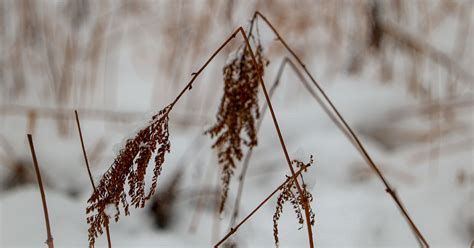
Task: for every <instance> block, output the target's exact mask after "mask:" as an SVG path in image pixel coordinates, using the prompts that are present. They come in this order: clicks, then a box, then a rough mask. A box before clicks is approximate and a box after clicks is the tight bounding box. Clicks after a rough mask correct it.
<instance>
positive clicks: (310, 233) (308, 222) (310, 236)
mask: <svg viewBox="0 0 474 248" xmlns="http://www.w3.org/2000/svg"><path fill="white" fill-rule="evenodd" d="M239 29H240V33H241V34H242V36H243V37H244V40H245V43H246V46H247V49H249V51H250V55H251V57H252V63H253V65H254V66H255V68H258V64H257V60H256V59H255V54H254V53H253V51H252V47H251V46H250V41H249V39H248V37H247V35H246V34H245V31H244V29H243V28H242V27H240V28H239ZM257 75H258V78H259V81H260V85H261V86H262V89H263V94H264V95H265V100H266V101H267V104H268V109H269V110H270V113H271V115H272V120H273V124H274V126H275V129H276V132H277V134H278V139H279V140H280V145H281V148H282V150H283V153H284V155H285V158H286V162H287V163H288V167H289V168H290V171H291V174H292V175H293V176H294V175H296V174H295V170H294V169H293V165H292V164H291V159H290V155H288V150H287V149H286V145H285V141H284V139H283V135H282V134H281V130H280V126H279V125H278V121H277V118H276V115H275V111H273V106H272V102H271V100H270V96H269V95H268V91H267V89H266V87H265V83H264V81H263V78H262V74H261V73H260V71H259V70H257ZM295 185H296V189H297V190H298V192H299V194H300V196H301V198H302V199H301V200H302V201H303V206H304V213H305V218H306V227H307V231H308V241H309V247H310V248H313V247H314V242H313V231H312V227H311V216H310V212H309V201H308V198H307V197H306V194H305V193H304V192H303V189H302V188H301V186H300V183H299V182H298V179H296V180H295Z"/></svg>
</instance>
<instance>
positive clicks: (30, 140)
mask: <svg viewBox="0 0 474 248" xmlns="http://www.w3.org/2000/svg"><path fill="white" fill-rule="evenodd" d="M27 137H28V143H29V145H30V151H31V157H32V159H33V164H34V166H35V172H36V179H37V180H38V187H39V189H40V193H41V201H42V203H43V212H44V220H45V223H46V235H47V239H46V242H45V243H46V244H47V245H48V248H54V242H53V235H52V234H51V225H50V224H49V215H48V205H47V203H46V195H45V193H44V188H43V181H42V180H41V173H40V169H39V165H38V160H37V158H36V153H35V147H34V145H33V137H32V136H31V134H28V135H27Z"/></svg>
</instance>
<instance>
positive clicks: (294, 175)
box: [214, 164, 310, 248]
mask: <svg viewBox="0 0 474 248" xmlns="http://www.w3.org/2000/svg"><path fill="white" fill-rule="evenodd" d="M309 166H310V164H308V165H304V166H303V167H301V168H300V169H299V170H298V171H297V172H296V173H295V174H293V175H292V176H291V177H288V178H287V179H286V180H285V181H284V182H283V183H282V184H280V186H278V187H277V188H276V189H275V190H274V191H273V192H272V193H270V195H268V196H267V197H266V198H265V199H264V200H263V201H262V202H260V204H258V206H257V207H256V208H254V209H253V210H252V211H251V212H250V213H249V214H248V215H247V216H246V217H245V218H243V219H242V220H241V221H240V222H239V223H238V224H237V225H235V226H234V227H232V228H230V231H229V232H228V233H227V234H226V235H225V236H224V237H223V238H222V239H221V240H220V241H219V242H218V243H217V244H216V245H214V247H215V248H217V247H219V245H221V244H222V243H224V242H225V241H226V240H227V239H228V238H229V237H230V236H232V235H233V234H234V233H235V232H237V230H238V229H239V227H240V226H242V225H243V224H244V223H245V222H246V221H247V220H249V219H250V217H252V216H253V215H254V214H255V213H256V212H257V211H258V210H259V209H260V208H261V207H262V206H263V205H265V203H267V202H268V201H269V200H270V199H271V198H272V197H273V196H274V195H275V194H276V193H277V192H278V191H280V190H281V189H282V188H283V186H285V185H286V184H287V183H289V182H290V181H295V182H297V181H298V180H297V177H298V176H299V175H300V174H301V173H302V172H304V171H305V170H306V169H307V168H308V167H309Z"/></svg>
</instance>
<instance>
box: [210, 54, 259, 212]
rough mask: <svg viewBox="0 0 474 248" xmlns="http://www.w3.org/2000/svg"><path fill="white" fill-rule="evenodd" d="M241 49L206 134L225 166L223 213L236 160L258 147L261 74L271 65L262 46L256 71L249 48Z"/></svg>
mask: <svg viewBox="0 0 474 248" xmlns="http://www.w3.org/2000/svg"><path fill="white" fill-rule="evenodd" d="M240 49H243V53H242V54H241V56H237V57H236V58H234V59H233V60H232V61H231V62H230V63H229V64H227V65H226V66H225V67H224V72H223V73H224V95H223V96H222V100H221V103H220V106H219V112H218V113H217V122H216V124H214V126H212V127H211V128H210V129H208V130H207V131H206V132H205V133H206V134H210V136H211V138H215V139H216V140H215V142H214V144H213V145H212V148H214V149H216V150H217V151H218V161H219V164H220V165H221V166H222V176H221V180H222V185H223V186H222V195H221V203H220V208H219V209H220V211H219V212H222V211H223V209H224V204H225V201H226V199H227V193H228V191H229V183H230V178H231V176H232V175H233V173H234V169H235V163H236V160H237V161H240V160H241V159H242V156H243V152H242V145H245V146H247V147H253V146H256V145H257V135H256V128H255V120H256V119H258V118H259V115H260V113H259V107H258V87H259V86H258V85H259V76H258V72H259V73H260V75H263V69H264V67H265V66H266V65H267V64H268V60H267V59H265V58H264V56H263V54H262V50H263V49H262V47H261V46H260V45H259V46H257V49H256V51H255V58H256V61H257V67H258V68H255V66H254V64H253V62H252V56H251V51H250V50H249V49H247V47H246V46H244V47H241V48H240ZM257 70H258V71H257ZM242 132H245V133H246V135H247V139H244V138H243V137H242Z"/></svg>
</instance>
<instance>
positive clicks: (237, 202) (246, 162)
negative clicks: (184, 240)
mask: <svg viewBox="0 0 474 248" xmlns="http://www.w3.org/2000/svg"><path fill="white" fill-rule="evenodd" d="M286 61H287V58H285V59H284V60H283V61H282V62H281V63H280V67H279V68H278V72H277V76H276V78H275V81H274V82H273V85H272V87H271V88H270V91H269V95H270V98H272V96H273V93H275V90H276V88H277V86H278V85H279V82H280V79H281V75H282V74H283V71H284V69H285V65H286V63H287V62H286ZM267 109H268V107H267V104H265V105H264V106H263V107H262V109H261V110H260V113H261V114H260V118H259V120H258V123H257V128H256V135H258V133H259V131H260V128H261V127H262V123H263V118H264V117H265V114H266V113H267ZM253 148H254V147H253V146H252V147H250V148H249V150H248V151H247V153H246V154H245V158H244V162H243V165H242V171H241V172H240V175H239V186H238V189H237V195H236V197H235V203H234V212H233V213H232V216H231V219H230V224H229V228H231V227H232V226H234V225H235V222H236V221H237V217H238V216H239V209H240V200H241V199H242V193H243V189H244V182H245V176H246V174H247V170H248V167H249V164H250V158H251V157H252V154H253Z"/></svg>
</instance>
